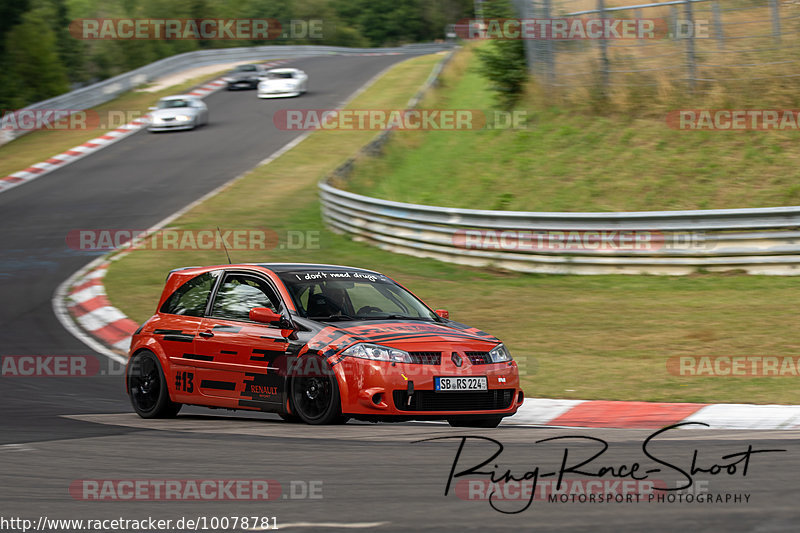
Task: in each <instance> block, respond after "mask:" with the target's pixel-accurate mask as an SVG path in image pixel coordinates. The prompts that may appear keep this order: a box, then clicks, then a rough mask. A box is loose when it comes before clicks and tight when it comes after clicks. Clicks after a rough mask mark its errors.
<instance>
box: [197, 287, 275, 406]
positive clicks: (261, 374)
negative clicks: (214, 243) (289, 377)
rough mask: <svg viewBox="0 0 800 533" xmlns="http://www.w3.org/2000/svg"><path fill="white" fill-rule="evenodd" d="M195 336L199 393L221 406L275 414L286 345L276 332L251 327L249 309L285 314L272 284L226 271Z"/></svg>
mask: <svg viewBox="0 0 800 533" xmlns="http://www.w3.org/2000/svg"><path fill="white" fill-rule="evenodd" d="M212 298H213V300H212V303H211V305H210V307H209V312H208V316H206V318H204V319H203V321H202V322H201V324H200V328H199V331H198V335H197V336H196V337H195V351H196V352H197V355H198V356H199V360H198V361H196V362H195V366H196V367H197V374H198V386H199V390H200V393H201V394H203V395H205V396H208V397H214V398H218V399H222V398H225V399H228V400H230V401H229V402H226V405H227V406H230V407H239V408H255V409H268V410H271V409H275V408H277V407H279V406H281V405H282V404H283V402H284V395H285V391H284V381H285V380H284V374H285V373H284V372H283V371H281V367H282V366H284V364H285V363H284V361H285V353H286V349H287V347H288V341H287V340H286V339H285V338H284V337H283V336H282V335H281V329H280V328H278V327H272V326H269V325H267V324H261V323H257V322H253V321H251V320H250V318H249V314H250V309H253V308H254V307H267V308H270V309H272V310H273V311H275V312H283V313H285V308H284V306H283V303H282V302H281V300H280V298H279V297H278V293H277V291H276V290H275V289H274V287H273V286H272V284H271V283H270V282H269V281H268V280H267V279H266V278H263V277H261V276H259V275H257V274H254V273H249V272H227V273H226V274H225V276H224V278H223V279H222V281H221V283H220V284H219V287H218V289H217V291H216V293H215V294H214V295H213V296H212Z"/></svg>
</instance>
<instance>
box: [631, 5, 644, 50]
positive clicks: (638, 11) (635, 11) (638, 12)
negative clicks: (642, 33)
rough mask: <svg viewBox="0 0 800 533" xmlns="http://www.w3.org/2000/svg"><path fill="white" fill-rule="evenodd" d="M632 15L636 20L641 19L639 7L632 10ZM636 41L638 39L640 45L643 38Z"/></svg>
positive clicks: (642, 42)
mask: <svg viewBox="0 0 800 533" xmlns="http://www.w3.org/2000/svg"><path fill="white" fill-rule="evenodd" d="M633 16H634V17H635V18H636V20H642V10H641V9H634V10H633ZM638 41H639V45H640V46H641V45H643V44H644V41H645V40H644V39H639V40H638Z"/></svg>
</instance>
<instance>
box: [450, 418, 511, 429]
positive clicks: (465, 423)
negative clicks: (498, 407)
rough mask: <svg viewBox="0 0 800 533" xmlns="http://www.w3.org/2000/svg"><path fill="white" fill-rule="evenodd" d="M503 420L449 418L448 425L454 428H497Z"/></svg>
mask: <svg viewBox="0 0 800 533" xmlns="http://www.w3.org/2000/svg"><path fill="white" fill-rule="evenodd" d="M501 420H503V417H502V416H492V417H487V418H473V419H469V418H467V419H464V418H448V419H447V423H448V424H450V426H452V427H454V428H496V427H497V426H498V425H500V421H501Z"/></svg>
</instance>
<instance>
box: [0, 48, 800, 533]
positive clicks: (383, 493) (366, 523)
mask: <svg viewBox="0 0 800 533" xmlns="http://www.w3.org/2000/svg"><path fill="white" fill-rule="evenodd" d="M404 58H405V57H404V56H376V57H347V56H336V57H326V58H309V59H302V60H297V61H293V62H292V63H290V64H289V66H297V67H300V68H302V69H304V70H306V71H307V72H308V73H309V75H310V80H311V85H310V88H309V93H308V94H307V95H306V96H304V97H303V99H302V101H300V100H274V101H260V100H258V99H256V98H255V95H254V93H253V92H227V91H221V92H218V93H216V94H213V95H211V96H209V97H208V98H207V100H206V101H207V102H208V105H209V108H210V110H211V114H210V120H211V122H210V124H209V126H207V127H204V128H201V129H199V130H197V131H193V132H188V133H174V134H167V135H163V134H161V135H152V134H148V133H147V132H140V133H137V134H135V135H133V136H131V137H130V138H128V139H125V140H123V141H121V142H119V143H117V144H115V145H113V146H110V147H108V148H105V149H104V150H101V151H100V152H99V153H97V154H94V155H92V156H89V157H87V158H85V159H82V160H80V161H77V162H75V163H72V164H70V165H69V166H67V167H65V168H63V169H59V170H57V171H55V172H52V173H51V174H48V175H46V176H43V177H41V178H39V179H37V180H34V181H33V182H31V183H28V184H25V185H23V186H20V187H17V188H15V189H12V190H11V191H9V192H6V193H4V194H2V195H0V227H2V229H3V231H2V232H0V250H2V252H0V254H1V255H0V297H1V298H2V305H0V355H4V356H5V355H78V354H91V353H92V352H91V351H90V350H89V349H88V348H87V347H85V346H84V345H83V344H82V343H81V342H80V341H78V340H76V339H75V338H74V337H72V336H71V335H70V334H69V333H68V332H66V331H65V330H64V329H63V328H62V327H61V325H60V323H59V322H58V320H57V319H56V318H55V316H54V315H53V312H52V308H51V298H52V295H53V292H54V291H55V289H56V287H57V286H58V285H59V284H60V283H61V282H62V281H63V280H64V279H66V278H67V277H68V276H70V275H71V274H72V273H73V272H75V271H76V270H78V269H79V268H81V267H82V266H84V265H85V264H86V263H88V262H89V261H90V260H91V259H93V258H94V256H92V255H87V254H85V253H81V252H77V251H74V250H70V249H68V248H67V246H66V243H65V236H66V234H67V232H68V231H69V230H70V229H97V228H126V229H131V228H133V229H146V228H148V227H150V226H152V225H153V224H155V223H157V222H159V221H160V220H162V219H163V218H164V217H166V216H168V215H169V214H171V213H173V212H175V211H176V210H178V209H180V208H182V207H184V206H185V205H186V204H188V203H189V202H191V201H193V200H195V199H197V198H199V197H201V196H202V195H203V194H205V193H207V192H208V191H210V190H213V189H214V188H215V187H217V186H218V185H220V184H222V183H224V182H226V181H228V180H230V179H231V178H233V177H235V176H237V175H239V174H240V173H242V172H244V171H246V170H248V169H250V168H252V167H253V166H255V165H256V164H257V163H258V162H259V161H261V160H262V159H264V158H265V157H267V156H268V155H270V154H271V153H273V152H274V151H275V150H277V149H278V148H280V147H281V146H283V145H284V144H285V143H287V142H289V141H290V140H291V139H292V138H294V137H295V136H297V135H298V134H297V133H292V132H280V131H277V130H276V129H275V128H274V126H273V125H272V120H271V113H272V112H273V111H274V110H277V109H281V108H295V107H298V106H302V107H308V108H330V107H333V106H336V105H338V104H340V103H341V102H342V101H343V100H345V99H346V98H347V97H348V96H349V95H350V94H352V92H353V91H354V90H356V89H357V88H358V87H359V86H361V85H362V84H363V83H364V82H366V81H367V80H368V79H370V78H371V77H372V76H374V75H375V74H377V73H378V72H380V71H381V70H383V69H384V68H386V67H387V66H389V65H390V64H392V63H394V62H397V61H399V60H401V59H404ZM97 357H98V358H99V359H100V360H101V361H102V371H101V375H97V376H95V377H92V378H63V379H62V378H12V377H1V378H0V406H2V414H0V518H6V519H7V518H9V517H21V518H26V519H31V520H34V522H36V521H37V520H38V517H40V516H47V517H48V518H64V519H103V518H125V519H141V518H146V517H148V516H152V517H154V518H157V519H172V520H173V521H175V520H177V519H179V518H181V517H188V518H196V517H198V516H205V517H209V518H210V517H217V518H219V517H223V516H234V515H238V516H244V515H248V516H270V517H272V516H274V517H276V518H277V522H278V526H279V527H281V528H282V529H287V530H290V531H338V530H342V531H352V530H353V528H359V529H360V530H364V531H412V530H429V531H487V532H490V531H498V530H538V531H555V530H564V531H590V530H591V531H631V532H639V531H685V530H692V531H759V532H761V531H764V532H767V531H796V530H797V524H798V520H799V519H800V509H799V508H798V505H797V496H798V494H800V490H798V481H797V479H798V474H800V465H799V464H798V457H800V456H799V455H798V446H797V444H796V442H797V437H798V435H799V434H798V432H794V431H792V432H788V431H784V432H780V431H770V432H764V431H761V432H757V431H707V430H683V429H681V430H674V431H671V432H669V433H668V434H666V435H664V436H662V438H659V439H658V440H657V442H656V443H655V445H653V447H652V448H649V449H650V450H651V451H655V450H657V451H658V455H657V456H658V458H660V459H662V460H663V461H666V462H668V463H669V464H672V465H676V466H679V467H681V468H682V469H683V470H689V468H690V465H691V461H692V457H693V454H694V451H695V450H697V453H698V458H699V463H698V464H699V465H704V466H710V465H713V464H721V465H724V464H729V463H731V462H733V461H735V460H736V459H735V458H734V459H730V458H729V459H722V458H723V457H724V456H726V455H729V454H735V453H739V452H743V451H746V450H747V448H748V446H750V445H752V447H753V449H755V450H760V449H785V450H787V451H785V452H772V453H763V454H754V455H752V456H751V458H750V462H749V465H748V470H747V474H746V475H743V469H742V466H743V465H742V464H741V463H740V464H739V465H738V468H737V471H736V472H735V473H733V474H728V473H727V472H725V471H723V472H722V473H721V474H718V475H711V474H709V473H705V472H702V471H700V472H697V473H696V474H695V475H694V476H692V477H693V479H694V481H695V485H694V489H689V491H692V490H694V491H696V492H697V494H702V495H704V497H705V498H707V497H708V496H707V495H708V494H714V495H716V494H720V495H723V497H725V495H728V497H729V498H732V497H734V496H736V495H738V496H739V497H743V496H744V495H745V494H747V495H749V501H747V502H744V501H742V502H739V503H734V502H733V501H730V502H729V503H696V502H693V503H687V502H685V501H684V502H674V503H670V502H658V501H656V502H649V503H580V502H578V503H571V502H567V503H550V502H538V501H536V502H534V503H533V504H532V505H531V507H530V508H528V509H527V510H525V511H523V512H519V513H517V514H503V513H500V512H498V511H496V510H494V509H492V507H491V506H490V504H489V502H487V501H481V500H478V501H464V500H463V499H461V498H459V497H458V495H457V494H454V493H451V494H450V495H449V496H447V497H445V496H444V490H445V486H446V483H447V480H448V477H449V473H450V469H451V466H452V464H453V461H454V458H455V454H456V452H457V449H458V444H459V440H458V439H451V440H440V441H433V442H425V443H419V442H416V443H415V442H414V441H417V440H419V439H423V438H430V437H440V436H448V437H455V436H459V435H475V436H480V435H483V436H490V437H492V438H494V439H496V440H498V441H500V442H502V443H503V445H504V446H505V449H504V450H503V453H502V454H501V455H500V456H499V457H498V458H497V459H495V461H492V462H491V463H489V464H488V465H487V466H486V467H485V468H484V470H486V469H491V468H492V465H493V464H499V465H500V467H499V470H500V471H505V470H506V469H511V470H512V471H513V473H514V474H515V475H516V476H521V475H523V474H524V473H525V472H527V471H532V470H533V469H534V468H535V467H536V466H539V467H540V468H541V472H547V471H556V470H558V467H559V465H560V462H561V459H562V457H563V453H564V448H565V447H568V448H569V450H570V451H569V453H570V455H569V462H572V461H573V460H574V459H575V458H578V457H583V458H588V457H590V456H591V455H592V454H593V453H594V451H596V450H597V449H598V448H597V447H598V446H599V445H600V444H599V443H598V442H596V441H588V440H586V439H585V437H593V438H596V439H603V440H605V441H608V443H609V449H608V450H607V451H606V452H605V453H604V454H603V455H602V456H601V457H599V458H597V459H595V460H594V461H592V462H591V464H590V465H587V466H589V467H591V468H587V469H586V470H587V471H590V472H596V471H597V469H598V468H599V467H602V466H615V468H616V470H617V471H618V470H619V465H621V464H631V463H633V462H636V461H638V462H640V463H642V464H643V468H653V467H654V466H659V465H658V464H657V463H655V462H654V461H653V460H652V459H649V458H647V457H646V456H645V455H644V454H643V449H642V443H643V441H644V439H645V438H647V436H648V435H650V434H651V431H643V430H590V429H577V430H576V429H565V428H533V427H503V428H500V429H497V430H492V431H487V430H463V429H451V428H449V427H447V426H445V425H442V424H430V423H409V424H396V425H395V424H381V425H372V424H359V423H352V422H351V423H349V424H347V425H345V426H340V427H326V428H311V427H306V426H302V425H295V424H288V423H284V422H282V421H279V420H278V419H277V417H275V416H272V415H253V414H251V413H234V414H231V415H228V414H219V413H218V412H216V411H211V410H201V409H186V410H185V411H183V412H182V413H181V416H180V417H179V418H178V419H177V420H175V421H144V420H141V419H139V418H138V417H136V416H135V415H133V414H131V412H130V411H131V410H130V406H129V403H128V400H127V397H126V396H125V393H124V391H123V387H122V382H121V377H120V375H119V374H120V372H119V368H117V367H116V365H114V364H112V363H110V362H108V361H107V360H106V359H105V358H103V357H102V356H100V355H97ZM555 436H581V437H584V438H582V439H572V440H568V441H556V443H538V444H537V443H536V441H538V440H540V439H545V438H549V437H555ZM493 446H494V445H493V444H491V443H489V442H488V441H479V440H469V441H468V442H467V444H466V445H465V451H464V453H463V454H462V456H461V461H460V462H459V464H458V467H459V470H460V469H463V468H466V467H467V466H470V465H473V464H476V463H477V462H479V460H480V459H485V458H487V457H488V455H489V454H490V453H491V452H492V451H493V450H494V449H495V448H493ZM573 464H574V463H573ZM471 477H472V478H473V479H480V478H481V476H477V475H473V476H471ZM570 478H574V479H578V478H580V479H583V480H588V479H589V478H587V477H586V476H584V475H577V474H570V475H568V476H567V479H570ZM650 478H651V479H654V480H657V481H659V482H663V483H666V484H667V486H669V487H675V486H677V483H678V482H679V481H684V480H685V477H682V476H681V475H680V474H678V473H677V471H675V470H674V469H670V468H667V467H663V469H662V472H661V473H658V474H652V475H651V476H650ZM84 479H118V480H119V479H157V480H159V479H160V480H165V479H173V480H174V479H270V480H276V481H278V482H279V483H280V485H281V489H282V492H281V495H280V497H278V499H276V500H274V501H270V502H253V501H218V502H208V501H205V502H202V503H201V502H193V501H159V502H147V501H111V502H94V501H85V500H81V499H80V498H78V499H76V498H75V497H73V496H72V495H71V494H70V492H69V486H70V484H71V483H73V482H74V481H76V480H84ZM604 479H610V477H609V476H608V475H607V476H606V477H605V478H604ZM293 482H294V484H293ZM320 482H321V485H320V484H319V483H320ZM309 483H311V484H314V486H317V487H321V495H322V497H321V498H307V497H304V490H303V487H308V486H309V485H308V484H309ZM304 484H305V485H304ZM293 487H294V488H293ZM295 489H296V490H295ZM610 490H613V489H610ZM495 503H496V504H497V506H498V507H500V508H501V509H504V510H505V511H515V510H519V509H520V508H521V507H523V506H524V504H525V502H524V501H522V502H495ZM0 529H2V530H8V531H11V530H13V529H12V527H11V526H10V525H8V524H6V525H3V524H2V523H0ZM359 529H356V530H359ZM63 530H64V529H62V531H63ZM170 530H172V531H176V530H186V528H183V529H177V528H175V527H172V528H171V529H170ZM218 530H222V529H219V528H218ZM228 530H229V531H230V530H231V529H228ZM241 530H242V528H238V529H237V531H241Z"/></svg>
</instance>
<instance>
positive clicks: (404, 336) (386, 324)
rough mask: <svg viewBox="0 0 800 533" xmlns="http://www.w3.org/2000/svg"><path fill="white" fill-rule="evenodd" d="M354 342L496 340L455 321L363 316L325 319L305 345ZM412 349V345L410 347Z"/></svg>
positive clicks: (326, 348) (316, 346)
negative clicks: (326, 322) (338, 320)
mask: <svg viewBox="0 0 800 533" xmlns="http://www.w3.org/2000/svg"><path fill="white" fill-rule="evenodd" d="M356 342H371V343H375V344H383V345H387V346H392V347H396V348H400V349H404V348H403V347H405V348H410V347H412V346H413V345H416V344H425V345H428V346H430V345H454V344H459V345H475V344H476V343H481V344H482V345H483V347H485V348H488V347H489V346H490V345H496V344H498V343H500V340H499V339H498V338H497V337H494V336H492V335H489V334H488V333H486V332H483V331H481V330H479V329H477V328H471V327H469V326H466V325H464V324H459V323H458V322H452V321H448V322H421V321H414V322H403V321H391V320H381V321H377V320H364V321H352V322H346V323H329V325H328V327H325V328H324V329H323V330H322V331H320V332H319V333H318V334H317V335H316V336H314V338H313V339H311V341H309V343H308V347H309V349H312V350H320V351H326V352H328V353H332V352H330V350H332V351H334V352H335V351H338V350H340V349H344V348H346V347H348V346H350V345H351V344H354V343H356ZM412 349H413V348H412Z"/></svg>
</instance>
